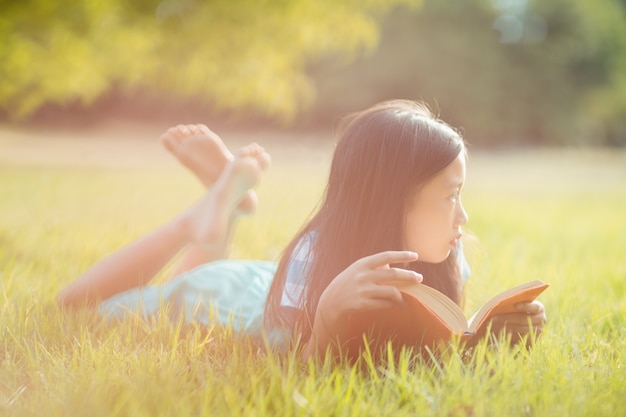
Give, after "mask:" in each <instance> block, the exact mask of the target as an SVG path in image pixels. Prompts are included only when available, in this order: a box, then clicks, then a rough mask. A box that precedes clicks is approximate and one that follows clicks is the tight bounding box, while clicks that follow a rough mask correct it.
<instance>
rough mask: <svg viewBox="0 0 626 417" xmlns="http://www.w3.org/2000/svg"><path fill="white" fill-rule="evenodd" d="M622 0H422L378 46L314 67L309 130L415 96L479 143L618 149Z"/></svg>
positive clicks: (623, 132)
mask: <svg viewBox="0 0 626 417" xmlns="http://www.w3.org/2000/svg"><path fill="white" fill-rule="evenodd" d="M625 3H626V2H624V1H623V0H597V1H594V2H589V1H587V0H534V1H533V0H507V1H494V0H464V1H459V0H426V1H424V6H423V7H422V8H420V10H419V11H417V12H414V11H407V10H402V9H397V10H395V11H394V12H393V13H391V14H389V15H388V17H387V18H386V19H385V20H384V22H383V29H382V37H381V43H380V47H379V48H378V49H377V50H376V51H375V52H374V53H373V54H370V55H368V56H366V57H363V58H360V59H359V60H357V61H356V62H354V63H352V64H350V65H345V63H344V62H343V60H342V59H341V57H339V58H337V57H333V56H330V55H329V56H327V57H326V60H325V61H323V62H319V63H317V64H316V65H314V66H312V67H311V73H312V74H313V77H314V79H315V81H316V86H317V91H318V95H317V98H318V100H317V102H316V103H317V104H316V106H315V108H314V109H313V111H312V112H311V114H310V120H309V122H310V123H317V122H319V121H322V120H324V121H328V119H332V118H334V117H335V116H336V115H337V114H338V113H344V112H347V111H353V110H355V109H359V108H361V107H363V106H364V105H367V104H369V103H373V102H376V101H379V100H382V99H388V98H393V97H405V98H413V99H423V100H425V101H427V102H429V103H430V104H431V105H433V106H436V108H435V110H438V109H437V108H440V109H441V110H442V116H443V117H444V118H445V119H446V120H448V121H450V122H451V123H452V124H453V125H455V126H460V127H461V128H462V130H463V131H464V133H465V135H466V137H467V138H468V140H469V141H470V142H472V143H475V144H491V145H494V144H515V143H531V144H532V143H535V144H551V145H555V144H570V143H583V142H584V143H600V144H613V145H615V144H622V145H624V144H626V123H625V122H624V121H625V120H626V117H625V116H626V15H625Z"/></svg>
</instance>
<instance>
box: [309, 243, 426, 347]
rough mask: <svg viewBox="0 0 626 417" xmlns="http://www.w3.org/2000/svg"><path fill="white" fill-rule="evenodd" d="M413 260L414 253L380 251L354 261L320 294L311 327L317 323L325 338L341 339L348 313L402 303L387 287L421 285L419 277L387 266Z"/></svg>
mask: <svg viewBox="0 0 626 417" xmlns="http://www.w3.org/2000/svg"><path fill="white" fill-rule="evenodd" d="M415 260H417V254H416V253H415V252H407V251H388V252H380V253H377V254H375V255H371V256H367V257H365V258H361V259H359V260H357V261H356V262H354V263H353V264H352V265H350V266H349V267H348V268H346V269H345V270H344V271H343V272H341V273H340V274H339V275H337V277H335V279H334V280H333V281H332V282H331V283H330V284H329V285H328V287H326V289H325V290H324V292H323V293H322V295H321V297H320V300H319V303H318V306H317V314H316V318H315V321H316V323H315V324H319V323H317V321H318V320H321V321H322V323H321V324H322V325H323V328H324V329H325V331H326V332H327V336H329V337H332V338H334V337H337V336H339V337H341V336H342V334H344V332H345V328H346V324H347V321H348V316H349V315H350V314H352V313H355V312H357V311H366V310H376V309H381V308H385V307H390V306H394V305H398V304H400V303H402V302H403V298H402V294H401V293H400V290H398V288H396V287H395V286H393V285H391V284H417V283H420V282H422V276H421V275H420V274H418V273H417V272H414V271H411V270H407V269H402V268H390V267H389V264H396V263H408V262H413V261H415ZM385 284H386V285H385ZM315 327H318V326H315Z"/></svg>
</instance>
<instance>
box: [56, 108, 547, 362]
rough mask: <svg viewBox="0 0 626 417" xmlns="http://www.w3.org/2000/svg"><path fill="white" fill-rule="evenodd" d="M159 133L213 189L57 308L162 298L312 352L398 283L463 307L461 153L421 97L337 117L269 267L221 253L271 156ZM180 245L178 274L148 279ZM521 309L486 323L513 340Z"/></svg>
mask: <svg viewBox="0 0 626 417" xmlns="http://www.w3.org/2000/svg"><path fill="white" fill-rule="evenodd" d="M162 140H163V142H164V144H165V146H166V147H167V148H168V149H169V150H170V151H171V152H172V153H174V154H175V155H176V156H177V157H178V159H179V160H180V161H181V162H182V163H183V164H184V165H186V166H187V167H188V168H190V169H191V170H192V171H193V172H195V173H196V175H198V177H199V178H200V179H201V181H202V182H203V183H204V184H205V185H207V186H212V187H211V188H210V189H209V191H208V192H207V194H206V195H205V196H204V197H203V199H202V200H200V201H199V202H198V203H197V204H196V205H194V206H192V207H191V208H189V209H188V210H186V211H185V212H183V213H182V214H181V215H179V216H178V217H176V218H174V219H173V220H171V221H170V222H168V223H166V224H164V225H163V226H161V227H159V228H157V229H156V230H155V231H153V232H152V233H150V234H148V235H146V236H144V237H143V238H140V239H139V240H138V241H136V242H134V243H132V244H131V245H129V246H127V247H125V248H122V249H121V250H119V251H118V252H115V253H113V254H112V255H110V256H109V257H108V258H105V259H104V260H102V261H100V262H99V263H97V264H96V265H94V266H93V267H92V268H91V269H90V270H88V271H87V272H85V274H84V275H83V276H82V277H80V278H78V279H77V280H76V281H75V282H74V283H72V284H71V285H70V286H68V288H66V289H65V290H63V291H62V292H61V294H60V296H59V299H60V301H61V302H62V303H63V304H65V305H78V304H84V303H97V302H99V301H100V300H106V301H104V302H102V303H100V309H101V311H103V312H106V313H108V314H116V315H120V314H123V313H124V312H125V311H136V310H137V309H138V307H141V308H142V310H143V311H144V312H145V313H146V314H152V313H154V312H156V311H158V309H159V307H160V306H161V303H162V302H167V304H168V305H169V311H172V312H173V313H174V314H185V315H186V317H187V319H188V320H193V321H201V322H208V321H210V320H215V319H217V320H219V321H220V322H226V321H228V320H232V322H233V325H234V326H235V327H238V328H240V329H241V330H242V331H244V332H246V333H248V334H253V335H258V334H260V333H261V331H262V330H263V329H264V330H266V331H268V332H269V333H270V335H272V334H273V333H272V332H273V331H279V332H281V331H287V332H288V333H289V335H290V338H291V340H299V341H300V343H301V344H302V346H301V347H302V357H303V358H305V359H306V358H309V357H313V356H316V355H317V354H319V353H323V352H325V351H326V349H327V348H329V347H330V348H333V349H334V348H338V349H341V346H343V345H344V343H345V342H346V341H347V339H349V338H350V337H353V336H354V335H351V334H350V329H349V326H348V323H349V321H348V318H349V316H350V315H351V314H352V313H355V312H359V311H364V310H375V309H381V308H385V307H388V306H393V305H397V304H398V303H402V296H401V294H400V292H399V290H398V289H397V288H396V287H394V286H391V285H381V284H389V283H419V282H422V283H423V284H424V285H429V286H431V287H434V288H436V289H438V290H440V291H441V292H443V293H444V294H446V295H447V296H448V297H450V298H451V299H452V300H454V301H455V302H457V303H458V304H460V303H461V300H462V273H463V272H464V271H465V273H463V275H465V277H466V276H467V268H466V265H465V261H464V258H463V254H462V250H461V247H460V239H461V236H462V226H463V225H464V224H465V223H466V222H467V220H468V217H467V214H466V212H465V210H464V208H463V205H462V203H461V190H462V188H463V184H464V182H465V163H466V149H465V145H464V142H463V140H462V138H461V137H460V136H459V135H458V134H457V133H456V132H455V131H454V130H453V129H452V128H450V127H449V126H448V125H447V124H445V123H444V122H442V121H440V120H437V119H436V118H434V117H433V116H432V115H431V113H430V112H429V111H428V110H427V109H426V108H425V107H424V106H422V105H420V104H418V103H415V102H411V101H404V100H395V101H389V102H384V103H380V104H378V105H375V106H373V107H371V108H369V109H367V110H365V111H363V112H360V113H357V114H355V115H353V116H351V117H349V118H347V119H345V120H344V122H343V124H342V125H341V126H340V130H339V132H338V142H337V147H336V150H335V153H334V156H333V162H332V165H331V170H330V176H329V180H328V184H327V187H326V191H325V196H324V198H323V200H322V204H321V205H320V209H319V211H318V212H317V214H315V215H314V216H313V218H312V219H311V220H310V221H309V222H308V223H307V224H305V225H304V227H303V228H302V230H301V231H300V232H299V233H298V234H297V235H296V236H295V238H294V239H293V240H292V242H291V243H290V244H289V245H288V246H287V248H286V249H285V251H284V254H283V256H282V258H281V260H280V262H279V263H278V265H277V266H275V265H274V264H272V263H270V262H263V261H225V260H221V261H218V259H221V258H222V257H223V256H224V254H225V248H226V245H227V243H228V242H229V238H230V236H231V235H232V226H233V224H234V222H235V220H236V218H237V216H238V215H239V214H241V213H243V212H251V211H253V210H254V208H255V206H256V196H255V194H254V192H253V191H251V188H252V187H253V186H254V185H255V183H256V182H257V181H258V179H259V178H260V176H261V173H262V171H264V170H265V169H266V168H267V166H268V165H269V155H267V153H265V151H264V150H263V149H262V148H261V147H259V146H258V145H250V146H248V147H245V148H243V149H241V150H239V151H238V152H237V153H236V154H235V155H234V156H233V155H231V154H230V153H229V152H228V150H227V149H226V147H225V146H224V144H223V142H222V141H221V140H220V139H219V137H217V136H216V135H215V134H214V133H213V132H211V131H210V130H208V129H207V128H206V127H204V126H202V125H198V126H193V125H192V126H178V127H177V128H174V129H170V130H169V131H168V132H167V133H166V134H165V135H164V136H163V138H162ZM213 183H214V184H213ZM185 247H188V249H187V252H186V254H185V255H184V257H183V260H182V263H181V264H182V267H181V270H180V272H182V273H183V274H182V275H180V276H179V277H178V278H176V279H174V280H172V281H170V282H169V283H167V284H165V285H163V286H148V287H144V285H145V284H146V283H148V282H149V280H150V279H151V278H152V277H153V276H154V275H155V274H156V273H157V272H158V271H159V270H160V269H161V268H162V267H163V266H164V265H165V264H166V263H167V262H168V261H169V260H170V259H171V258H172V257H173V256H174V255H175V254H177V253H178V252H179V251H181V250H182V249H183V248H185ZM192 268H193V269H192ZM190 270H191V271H190ZM186 271H190V272H187V273H184V272H186ZM136 287H137V288H136ZM131 288H134V289H132V290H131V291H126V292H124V291H125V290H129V289H131ZM115 294H117V295H116V296H115V297H112V296H113V295H115ZM110 297H111V298H110ZM207 306H209V307H207ZM518 309H519V313H518V314H508V315H506V316H504V315H503V316H499V317H496V318H495V319H493V321H492V327H491V328H492V331H494V332H499V331H501V330H503V329H505V330H506V331H508V332H509V333H511V335H512V337H513V338H518V337H520V336H524V335H526V334H528V333H529V332H530V330H531V328H533V329H534V330H535V331H536V332H541V329H542V327H543V324H544V323H545V321H546V318H545V313H544V309H543V306H542V305H541V303H539V302H537V301H534V302H532V303H522V304H519V305H518ZM216 316H217V317H216ZM277 343H279V342H277ZM337 353H341V352H337Z"/></svg>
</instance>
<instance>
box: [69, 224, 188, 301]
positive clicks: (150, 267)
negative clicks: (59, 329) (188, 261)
mask: <svg viewBox="0 0 626 417" xmlns="http://www.w3.org/2000/svg"><path fill="white" fill-rule="evenodd" d="M182 230H183V228H182V227H181V226H180V219H178V218H176V219H174V220H172V221H170V222H169V223H166V224H164V225H163V226H160V227H158V228H157V229H155V230H154V231H152V232H150V233H148V234H147V235H145V236H143V237H141V238H139V239H137V240H136V241H134V242H132V243H130V244H129V245H127V246H125V247H123V248H121V249H118V250H117V251H115V252H113V253H112V254H110V255H109V256H107V257H105V258H104V259H102V260H100V261H99V262H97V263H96V264H95V265H93V266H92V267H91V268H89V269H88V270H87V271H85V272H84V273H83V274H82V275H81V276H80V277H78V278H77V279H76V280H75V281H74V282H72V283H71V284H69V285H68V286H67V287H65V288H63V289H62V290H61V291H60V293H59V295H58V297H57V300H58V302H59V303H60V304H62V305H64V306H66V307H81V306H84V305H91V304H96V303H97V302H98V301H100V300H105V299H107V298H109V297H111V296H113V295H115V294H117V293H120V292H122V291H126V290H129V289H131V288H135V287H140V286H143V285H145V284H147V283H148V282H149V281H150V280H151V279H152V277H154V276H155V275H156V274H157V273H158V272H159V271H160V270H161V268H163V266H164V265H165V264H166V263H167V262H169V261H170V260H171V259H172V258H173V257H174V255H176V254H177V253H178V252H179V251H180V250H181V249H182V248H183V247H184V246H185V245H186V244H187V243H188V241H189V240H188V237H187V236H186V235H185V234H184V233H183V232H182Z"/></svg>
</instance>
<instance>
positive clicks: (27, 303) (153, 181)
mask: <svg viewBox="0 0 626 417" xmlns="http://www.w3.org/2000/svg"><path fill="white" fill-rule="evenodd" d="M257 139H259V138H257ZM260 140H261V142H263V140H262V138H260ZM111 143H112V142H110V141H108V142H103V143H102V146H103V147H107V148H108V147H110V146H111ZM113 143H117V146H122V147H125V146H127V145H126V143H127V142H125V141H118V142H113ZM291 143H292V144H293V143H298V140H297V139H296V138H294V140H292V141H291ZM267 145H268V147H271V146H272V144H271V143H268V144H267ZM49 146H55V145H49ZM273 147H275V148H277V149H279V148H280V149H281V150H283V151H284V148H285V147H288V144H287V145H285V144H274V145H273ZM44 148H45V146H44ZM35 149H37V148H35ZM39 151H40V152H42V153H43V154H45V152H46V151H45V149H40V150H39ZM79 154H81V153H79ZM142 154H143V155H146V152H143V153H142ZM81 155H82V154H81ZM288 155H290V157H288V158H286V157H284V155H283V156H282V157H281V155H277V154H276V155H274V159H273V161H274V165H273V167H272V169H271V170H270V171H269V172H268V174H267V176H266V177H265V178H264V181H263V182H262V184H261V186H260V188H259V198H260V202H261V205H260V207H259V209H260V210H259V212H258V214H257V216H255V217H254V218H250V219H244V220H242V223H241V224H240V227H239V229H238V234H237V236H236V238H235V255H237V256H238V257H242V258H249V257H261V258H269V259H273V258H274V257H275V253H276V252H275V249H274V248H273V245H282V244H284V243H285V242H286V240H287V239H289V235H290V234H291V233H293V232H295V231H296V230H297V227H298V225H299V224H300V222H301V221H302V219H303V217H304V216H306V215H307V214H308V213H309V211H310V208H311V205H312V204H313V203H314V202H315V201H316V198H317V196H318V193H319V192H320V191H321V189H322V186H323V182H324V180H323V175H320V163H319V161H312V160H311V157H310V150H309V149H305V148H299V149H296V150H295V152H294V153H293V154H288ZM294 155H295V156H294ZM298 155H300V156H298ZM625 157H626V155H625V154H624V153H614V154H611V153H606V154H604V153H593V152H589V153H567V152H563V151H559V152H558V153H553V154H545V153H542V152H531V153H525V154H519V153H504V152H502V153H497V154H481V153H475V154H473V155H472V157H471V159H470V166H469V181H468V184H467V187H466V188H467V190H466V192H465V196H464V200H465V202H466V206H467V209H468V211H469V213H470V223H469V224H468V226H469V228H470V229H471V231H472V232H473V233H474V234H476V235H477V236H478V237H479V238H480V247H477V246H475V245H468V246H467V249H468V256H469V257H470V260H471V263H472V268H473V276H472V278H471V280H470V282H469V283H468V290H467V304H468V310H469V311H471V310H473V309H474V308H475V307H476V306H479V305H481V304H482V302H483V301H485V299H486V298H488V297H489V296H490V295H492V294H494V293H495V292H496V291H497V290H501V289H504V288H507V287H509V286H511V285H513V284H516V283H519V282H522V281H526V280H528V279H530V278H536V277H539V278H542V279H544V280H546V281H548V282H550V283H551V284H552V287H551V288H550V289H549V290H548V291H547V292H546V293H545V294H544V295H542V297H541V299H542V301H543V302H544V304H545V305H546V309H547V313H548V318H549V324H548V326H547V328H546V330H545V333H544V335H543V336H542V337H541V339H540V340H539V341H538V343H537V345H536V346H535V347H534V348H533V349H531V350H529V351H525V350H519V349H513V350H510V349H506V348H501V349H487V348H485V346H480V347H479V348H478V349H477V350H476V351H475V352H474V354H473V355H471V356H469V357H463V356H461V355H460V354H459V352H458V350H455V349H454V348H453V347H452V348H450V351H449V354H448V355H447V356H445V357H444V358H442V360H440V361H439V362H435V363H427V362H424V361H420V360H416V359H415V358H413V357H411V356H410V355H409V354H408V353H405V354H402V355H400V357H396V358H395V360H392V361H389V362H384V363H381V364H378V365H377V364H373V363H372V362H371V361H370V360H369V359H368V357H367V355H366V356H365V359H364V361H363V362H362V365H363V366H362V367H360V368H357V367H351V366H348V365H346V364H340V365H339V366H332V365H331V364H330V363H328V362H323V361H322V362H321V363H318V364H304V365H302V364H300V363H299V362H298V361H297V359H296V358H295V357H294V356H293V355H286V356H285V355H279V354H276V353H266V352H264V351H263V349H258V346H255V345H253V344H251V343H249V341H242V340H240V339H238V338H237V337H235V336H234V335H233V334H232V333H230V332H228V331H219V330H218V329H215V328H209V329H201V328H198V327H194V326H184V325H182V323H177V322H168V321H166V320H164V319H163V317H161V318H155V320H154V321H150V322H145V321H142V320H132V319H130V320H128V321H124V322H121V323H114V324H107V323H105V322H103V321H102V320H101V319H100V318H99V317H97V316H96V315H95V314H93V313H91V312H81V313H78V314H69V313H68V312H63V311H60V310H59V309H58V308H57V307H56V306H55V305H54V302H53V297H54V294H55V293H56V291H58V289H59V288H61V287H62V286H63V285H65V284H66V283H67V282H69V281H70V280H71V279H72V277H74V276H76V275H77V274H79V273H80V272H81V271H82V270H84V269H85V268H86V267H87V266H88V265H89V264H91V263H92V262H94V260H95V259H97V258H99V257H101V256H103V255H105V254H106V253H108V252H110V251H111V250H113V249H115V248H117V247H119V246H120V245H121V244H123V243H125V242H127V241H128V240H129V239H131V238H132V237H134V236H137V235H138V234H140V233H143V232H145V231H146V230H148V229H149V228H151V227H153V226H154V225H155V224H158V223H159V222H161V221H163V219H165V218H167V217H168V216H171V215H173V214H174V213H176V212H177V211H178V210H180V209H181V208H182V207H184V206H185V205H186V204H188V203H191V202H193V201H194V200H195V197H196V195H197V193H198V192H199V191H200V190H199V187H198V185H197V184H196V183H195V182H193V181H191V179H190V178H189V177H188V175H187V173H185V172H184V171H183V170H180V169H179V167H175V166H174V165H171V166H169V165H154V164H152V165H150V164H148V163H147V162H146V161H145V160H144V162H146V165H145V166H144V165H135V166H133V167H123V166H121V167H120V166H117V165H115V164H116V163H119V161H113V162H112V165H111V166H110V167H108V168H107V167H104V168H103V167H100V168H96V167H92V168H85V167H83V168H81V167H74V166H55V165H56V164H57V163H58V162H57V161H55V160H49V161H47V162H45V163H43V164H42V165H40V166H19V165H15V164H14V165H7V164H4V165H2V167H0V190H1V191H0V199H1V200H2V202H3V204H2V206H1V208H0V214H1V215H0V265H2V267H1V269H0V274H1V279H0V364H1V366H0V415H11V416H15V417H25V416H40V415H41V414H42V410H44V411H45V415H46V416H50V417H55V416H68V415H90V416H124V415H133V416H171V415H176V416H221V415H224V416H240V415H257V416H275V415H281V416H305V415H306V416H330V415H332V416H361V415H394V416H414V415H425V416H428V415H433V416H548V415H567V416H572V417H578V416H580V417H583V416H594V417H596V416H607V417H609V416H611V417H612V416H617V415H624V414H625V413H626V405H625V403H624V400H623V398H624V396H625V395H626V379H625V378H624V365H625V361H626V356H625V355H626V343H625V341H626V322H625V317H626V304H625V301H624V300H625V299H626V298H625V294H626V284H625V281H624V279H623V278H624V276H625V274H626V269H625V264H624V262H623V248H624V247H625V245H626V229H625V227H626V224H625V223H624V222H623V221H622V219H623V207H624V205H625V204H626V190H625V189H624V178H626V163H624V162H625ZM79 162H80V161H79ZM322 165H323V164H322ZM170 168H171V169H170ZM557 173H558V174H557ZM590 178H593V180H590ZM185 184H186V185H185ZM285 190H287V192H286V191H285ZM276 213H281V215H280V218H278V219H277V218H276V217H277V216H276Z"/></svg>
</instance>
